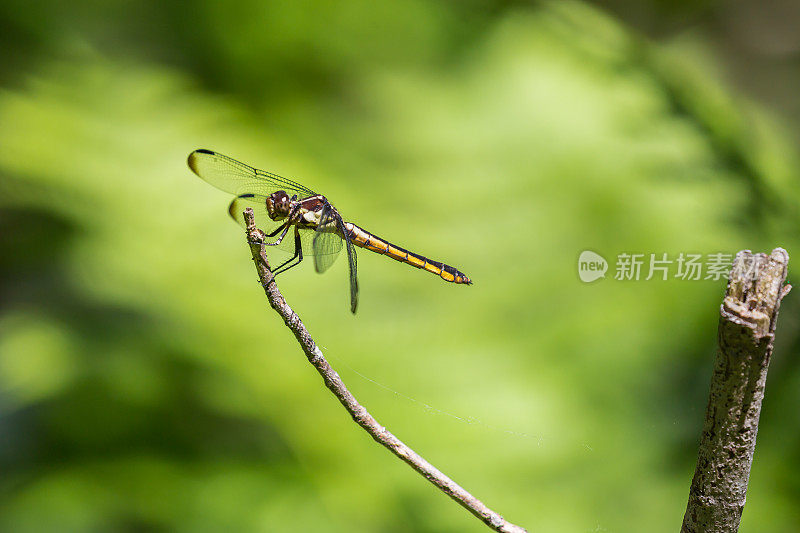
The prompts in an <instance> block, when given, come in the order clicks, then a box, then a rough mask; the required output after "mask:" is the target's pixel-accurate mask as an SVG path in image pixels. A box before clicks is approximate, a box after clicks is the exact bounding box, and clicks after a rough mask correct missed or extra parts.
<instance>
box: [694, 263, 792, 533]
mask: <svg viewBox="0 0 800 533" xmlns="http://www.w3.org/2000/svg"><path fill="white" fill-rule="evenodd" d="M788 263H789V254H787V253H786V250H784V249H783V248H776V249H774V250H773V251H772V254H771V255H769V256H767V255H766V254H753V253H751V252H750V250H743V251H741V252H739V253H738V254H737V255H736V259H735V261H734V263H733V268H732V269H731V275H730V278H729V280H728V290H727V293H726V295H725V300H724V301H723V303H722V306H721V308H720V319H719V332H718V343H719V347H718V350H717V358H716V362H715V365H714V375H713V376H712V378H711V392H710V393H709V398H708V407H707V409H706V419H705V423H704V425H703V435H702V439H701V442H700V452H699V454H698V458H697V468H696V470H695V473H694V478H693V479H692V486H691V489H690V490H689V503H688V505H687V507H686V514H685V515H684V517H683V527H682V528H681V532H682V533H700V532H704V533H712V532H713V533H735V532H736V531H738V530H739V522H740V520H741V517H742V510H743V509H744V503H745V497H746V496H747V482H748V479H749V477H750V466H751V465H752V463H753V453H754V452H755V447H756V434H757V433H758V419H759V416H760V415H761V403H762V401H763V400H764V388H765V385H766V381H767V370H768V368H769V360H770V356H771V355H772V345H773V341H774V340H775V324H776V320H777V318H778V308H779V307H780V303H781V299H783V297H784V296H786V294H787V293H788V292H789V289H791V285H784V283H785V281H786V270H787V265H788Z"/></svg>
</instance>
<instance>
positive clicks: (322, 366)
mask: <svg viewBox="0 0 800 533" xmlns="http://www.w3.org/2000/svg"><path fill="white" fill-rule="evenodd" d="M244 220H245V222H246V223H247V241H248V243H249V244H250V251H251V252H252V254H253V261H255V264H256V270H257V271H258V277H259V279H260V281H261V285H262V286H263V287H264V291H265V292H266V294H267V299H268V300H269V303H270V305H271V306H272V308H273V309H274V310H275V311H277V312H278V314H279V315H280V316H281V318H283V321H284V323H285V324H286V326H287V327H288V328H289V329H290V330H291V331H292V333H294V335H295V337H296V338H297V341H298V342H299V343H300V346H301V348H302V349H303V352H305V355H306V358H307V359H308V362H309V363H311V364H312V365H313V366H314V368H315V369H316V370H317V372H319V374H320V375H321V376H322V380H323V381H324V382H325V386H326V387H328V389H330V391H331V392H332V393H333V394H334V396H336V398H337V399H338V400H339V402H340V403H341V404H342V405H343V406H344V408H345V409H346V410H347V412H348V413H350V416H351V417H353V420H354V421H355V422H356V423H357V424H358V425H359V426H361V427H362V428H363V429H364V430H365V431H366V432H367V433H369V435H370V436H371V437H372V438H373V439H375V441H376V442H378V443H380V444H381V445H383V446H384V447H385V448H387V449H388V450H389V451H390V452H392V453H393V454H395V455H396V456H397V457H399V458H400V459H402V460H403V461H404V462H405V463H406V464H408V466H410V467H411V468H413V469H414V470H415V471H416V472H417V473H419V474H420V475H422V476H423V477H424V478H425V479H427V480H428V481H430V482H431V483H432V484H433V485H434V486H436V487H437V488H438V489H439V490H440V491H442V492H443V493H445V494H447V495H448V496H449V497H450V498H452V499H453V500H455V501H456V502H457V503H458V504H460V505H461V506H462V507H464V508H465V509H467V510H468V511H469V512H470V513H472V514H473V515H475V516H476V517H478V518H479V519H480V520H481V521H482V522H483V523H484V524H486V525H487V526H489V527H490V528H492V529H494V530H495V531H500V532H503V533H525V529H524V528H522V527H520V526H517V525H515V524H512V523H511V522H509V521H507V520H506V519H505V518H503V517H502V516H501V515H500V514H498V513H496V512H495V511H493V510H492V509H490V508H489V507H487V506H486V505H485V504H484V503H483V502H481V501H480V500H479V499H478V498H476V497H475V496H473V495H472V494H470V493H469V492H467V491H466V490H465V489H464V488H463V487H461V486H460V485H458V484H457V483H456V482H455V481H453V480H452V479H450V478H449V477H447V476H446V475H445V474H444V473H442V472H441V471H440V470H439V469H437V468H436V467H435V466H433V465H432V464H430V463H429V462H428V461H426V460H425V459H424V458H422V457H421V456H420V455H419V454H417V453H416V452H415V451H414V450H412V449H411V448H409V447H408V446H407V445H406V444H405V443H403V442H402V441H401V440H400V439H398V438H397V437H395V436H394V435H392V434H391V433H390V432H389V431H388V430H387V429H386V428H385V427H383V426H381V425H380V424H379V423H378V421H377V420H375V418H374V417H373V416H372V415H371V414H369V412H368V411H367V409H366V408H365V407H363V406H362V405H361V404H359V403H358V401H357V400H356V398H355V396H353V394H352V393H351V392H350V391H349V390H348V389H347V387H346V386H345V384H344V382H343V381H342V378H341V377H339V374H338V373H337V372H336V371H335V370H334V369H333V368H332V367H331V365H330V364H328V361H327V360H326V359H325V356H324V355H323V354H322V351H321V350H320V349H319V347H318V346H317V345H316V343H315V342H314V339H313V338H312V337H311V334H310V333H309V332H308V330H307V329H306V327H305V326H304V325H303V322H302V321H301V320H300V317H298V316H297V313H295V312H294V311H293V310H292V308H291V307H289V304H287V303H286V300H285V299H284V298H283V295H281V293H280V291H279V290H278V286H277V284H276V283H275V277H274V276H273V274H272V271H271V270H270V268H269V263H268V261H267V255H266V252H265V249H264V246H265V245H264V234H263V233H262V232H261V231H260V230H259V229H258V228H256V227H255V221H254V219H253V210H252V209H251V208H249V207H248V208H247V209H246V210H245V211H244Z"/></svg>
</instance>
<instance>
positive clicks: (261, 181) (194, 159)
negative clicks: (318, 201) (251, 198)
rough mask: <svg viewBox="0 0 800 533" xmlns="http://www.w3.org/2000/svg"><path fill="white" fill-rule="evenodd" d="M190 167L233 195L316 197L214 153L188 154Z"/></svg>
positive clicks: (290, 182) (290, 181)
mask: <svg viewBox="0 0 800 533" xmlns="http://www.w3.org/2000/svg"><path fill="white" fill-rule="evenodd" d="M188 163H189V168H190V169H192V172H194V173H195V174H197V175H198V176H200V177H201V178H202V179H204V180H205V181H207V182H208V183H210V184H211V185H213V186H214V187H216V188H217V189H220V190H223V191H225V192H228V193H231V194H236V195H239V194H243V193H252V194H256V195H258V194H261V195H264V196H269V195H270V194H272V193H274V192H275V191H286V192H287V193H289V195H290V196H291V195H292V194H297V196H298V197H299V198H301V199H302V198H307V197H309V196H314V194H316V193H315V192H314V191H312V190H311V189H309V188H307V187H304V186H303V185H301V184H299V183H297V182H296V181H292V180H290V179H288V178H284V177H281V176H278V175H277V174H273V173H271V172H266V171H264V170H258V169H257V168H253V167H251V166H249V165H245V164H244V163H241V162H239V161H237V160H235V159H233V158H231V157H228V156H226V155H222V154H219V153H217V152H212V151H211V150H205V149H200V150H195V151H194V152H192V153H191V154H189V160H188Z"/></svg>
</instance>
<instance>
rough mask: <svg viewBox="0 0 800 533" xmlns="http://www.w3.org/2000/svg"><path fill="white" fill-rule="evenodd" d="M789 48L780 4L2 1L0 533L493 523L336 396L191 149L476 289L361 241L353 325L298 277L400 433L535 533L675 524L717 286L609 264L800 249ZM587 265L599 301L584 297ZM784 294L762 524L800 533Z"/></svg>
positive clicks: (688, 468) (451, 527)
mask: <svg viewBox="0 0 800 533" xmlns="http://www.w3.org/2000/svg"><path fill="white" fill-rule="evenodd" d="M799 22H800V10H799V9H798V8H797V4H796V3H793V2H789V1H771V2H766V3H764V2H756V1H736V2H718V1H711V0H706V1H702V2H686V1H682V0H672V1H670V0H650V1H646V2H632V1H623V0H609V1H605V2H600V3H599V4H594V5H592V4H585V3H578V2H557V3H529V2H523V3H518V2H510V1H509V2H489V1H479V0H474V1H470V2H421V1H414V0H411V1H405V2H388V3H373V2H366V1H361V2H344V3H340V2H329V1H324V0H306V1H301V2H294V3H285V2H263V1H253V0H250V1H247V0H243V1H235V2H227V3H224V4H223V3H215V2H195V3H177V2H176V3H168V2H139V3H132V2H123V1H110V2H92V1H79V2H73V3H63V2H56V1H54V0H49V1H48V0H45V1H39V2H35V3H29V2H22V1H19V0H11V1H8V0H5V1H3V2H2V3H0V44H1V45H2V49H3V54H2V55H0V470H1V471H2V476H0V498H2V500H0V531H8V532H41V531H59V532H95V531H153V532H156V531H186V532H190V531H191V532H196V531H248V532H249V531H258V532H265V531H266V532H270V531H297V530H302V531H312V530H313V531H330V532H351V531H365V532H379V531H380V532H398V533H399V532H407V531H408V532H461V531H484V530H485V528H484V527H483V525H482V524H481V523H480V522H479V521H477V520H476V519H475V518H473V517H472V516H471V515H469V514H468V513H466V512H465V511H464V510H462V509H461V508H460V507H458V506H457V505H456V504H454V503H453V502H451V501H450V500H449V499H448V498H446V497H445V496H443V495H441V494H440V493H438V492H436V491H435V490H434V489H433V488H432V487H431V486H430V485H429V484H428V483H426V482H425V481H424V480H422V479H421V478H420V477H419V476H417V475H416V474H414V473H413V472H411V471H410V470H409V469H408V467H406V466H405V465H403V464H401V463H400V462H399V461H397V460H396V459H395V458H393V457H391V456H390V454H389V453H387V452H386V451H385V450H384V449H382V448H380V447H378V446H377V445H376V444H375V443H373V442H372V441H371V439H369V438H368V437H367V436H366V435H365V434H364V433H363V432H362V431H361V430H360V429H357V428H356V426H355V425H354V424H353V423H352V421H351V420H350V419H349V417H348V416H347V414H346V413H345V412H344V411H343V409H342V408H341V406H340V405H339V404H338V403H337V402H336V401H335V400H334V399H333V397H332V396H330V394H329V393H328V391H327V390H325V389H324V387H323V386H322V383H321V381H320V378H319V376H318V375H317V374H316V373H315V372H314V371H313V369H312V368H311V367H310V366H309V365H308V363H307V362H306V361H305V360H304V357H303V355H302V353H301V352H300V350H299V348H298V346H297V345H296V342H295V340H294V338H293V337H292V335H291V334H290V333H289V332H288V330H286V329H285V327H284V326H283V325H282V322H281V321H280V320H279V319H278V317H277V316H276V315H275V314H274V313H273V312H272V311H271V310H270V309H269V307H268V305H267V302H266V299H265V298H264V295H263V292H262V290H261V288H260V287H259V285H258V283H257V281H256V279H257V278H256V274H255V271H254V269H253V265H252V262H251V260H250V254H249V250H248V248H247V246H246V244H245V241H244V232H243V231H242V230H241V229H239V228H238V227H237V226H236V225H235V224H234V223H232V222H231V221H230V220H229V219H228V217H227V214H226V208H227V205H228V201H229V197H228V195H226V194H224V193H221V192H219V191H217V190H215V189H213V188H212V187H210V186H208V185H207V184H206V183H203V182H202V181H201V180H199V179H197V178H196V177H195V176H194V175H193V174H192V173H191V172H190V171H189V169H188V168H187V167H186V163H185V161H186V156H187V155H188V154H189V152H190V151H192V150H193V149H195V148H200V147H204V148H210V149H213V150H217V151H220V152H222V153H225V154H228V155H231V156H233V157H235V158H237V159H240V160H242V161H245V162H247V163H249V164H252V165H254V166H257V167H260V168H264V169H266V170H271V171H273V172H277V173H280V174H283V175H285V176H289V177H293V178H296V179H298V180H299V181H301V182H302V183H304V184H306V185H308V186H309V187H311V188H312V189H315V190H319V191H322V192H323V193H325V194H326V195H327V196H328V197H329V198H330V199H332V201H333V202H334V203H335V205H336V206H337V207H338V208H339V209H340V210H341V212H342V213H343V214H344V215H345V216H346V217H347V218H349V219H351V220H353V221H354V222H356V223H358V224H360V225H362V226H363V227H365V228H367V229H369V230H371V231H374V232H375V233H376V234H378V235H381V236H383V237H386V238H388V239H389V240H391V241H393V242H396V243H397V244H399V245H401V246H404V247H407V248H409V249H411V250H414V251H417V252H419V253H423V254H426V255H429V256H431V257H432V258H434V259H438V260H442V261H445V262H447V263H450V264H453V265H454V266H456V267H458V268H459V269H461V270H462V271H464V272H465V273H467V274H468V275H469V276H470V277H471V278H472V279H473V280H474V282H475V285H474V286H472V287H461V286H453V285H451V284H446V283H443V282H442V281H441V280H437V279H436V278H434V277H433V276H431V275H429V274H424V273H421V272H416V271H414V270H413V269H411V268H409V267H406V266H404V265H401V264H399V263H396V262H394V261H390V260H388V259H386V258H381V257H380V256H378V255H376V254H370V253H367V252H363V251H362V252H361V253H360V255H359V266H360V281H361V305H360V309H359V313H358V314H357V315H356V316H355V317H353V316H352V315H351V314H350V313H349V310H348V296H347V282H346V268H345V262H344V261H342V260H341V259H340V260H339V261H338V262H337V264H335V265H334V267H333V268H332V269H331V271H330V272H328V273H326V274H325V275H324V276H318V275H317V274H315V273H314V271H313V265H312V264H311V263H309V262H305V263H304V264H303V265H302V266H300V267H298V268H296V269H294V270H292V271H290V272H289V273H287V274H286V275H284V276H282V277H281V278H280V279H279V281H280V287H281V289H282V291H283V293H284V295H285V296H286V297H287V299H288V300H289V302H290V304H291V305H292V306H293V307H294V309H295V310H296V311H297V312H298V313H299V314H300V316H301V317H302V318H303V320H304V322H305V324H306V325H307V326H308V327H309V329H310V330H311V332H312V334H313V335H314V337H315V339H316V340H317V342H318V343H319V344H320V345H321V347H322V348H323V350H324V351H325V354H326V355H327V356H328V357H329V358H330V360H331V362H332V364H333V365H334V366H335V367H336V368H337V369H338V370H339V371H340V373H341V374H342V376H343V378H344V379H345V381H346V382H347V383H348V384H349V386H350V387H351V389H352V391H353V392H354V393H355V394H356V396H357V397H358V398H359V399H360V400H361V401H362V402H363V403H364V404H365V405H366V406H367V407H368V408H369V409H370V411H371V412H372V413H373V414H374V415H376V417H377V418H378V420H379V421H380V422H381V423H383V424H385V425H386V426H387V427H389V428H390V429H391V430H392V431H393V432H394V433H395V434H396V435H398V436H399V437H400V438H401V439H403V440H404V441H406V442H407V443H408V444H410V445H411V446H412V447H414V448H415V449H416V450H417V451H419V452H420V453H421V454H422V455H424V456H425V457H426V458H427V459H429V460H430V461H432V462H433V463H434V464H436V465H437V466H438V467H440V468H441V469H442V470H443V471H445V472H446V473H448V474H449V475H450V476H451V477H453V478H454V479H455V480H456V481H457V482H459V483H461V484H462V485H464V486H465V487H466V488H468V489H469V490H471V491H473V493H474V494H475V495H476V496H477V497H478V498H481V499H482V500H483V501H484V502H486V503H487V504H488V505H489V506H491V507H493V508H494V509H495V510H497V511H498V512H500V513H502V514H503V515H505V516H506V517H507V518H508V519H509V520H511V521H513V522H515V523H518V524H521V525H524V526H526V527H528V528H529V529H530V530H531V531H559V532H560V531H564V532H642V531H647V532H657V531H665V532H666V531H677V530H678V528H679V527H680V523H681V520H682V517H683V512H684V509H685V505H686V499H687V494H688V489H689V483H690V480H691V476H692V473H693V470H694V462H695V457H696V451H697V444H698V440H699V435H700V427H701V424H702V416H703V412H704V409H705V403H706V394H707V390H708V382H709V378H710V374H711V368H712V361H713V351H714V346H715V334H716V323H717V316H718V306H719V303H720V301H721V298H722V294H723V292H724V288H725V281H724V280H718V281H712V280H709V281H682V280H679V279H670V280H669V281H661V280H660V279H653V280H650V281H644V280H641V281H628V282H623V281H617V280H615V279H613V274H614V266H613V262H614V260H615V257H616V256H617V254H619V253H622V252H640V253H646V254H650V253H656V254H661V253H668V254H670V256H671V257H674V256H676V255H677V254H679V253H681V252H684V253H689V252H693V253H702V254H708V253H715V252H727V253H733V252H735V251H737V250H739V249H742V248H749V249H753V250H758V251H768V250H770V249H772V248H773V247H775V246H783V247H785V248H786V249H787V250H788V251H789V253H790V255H792V254H794V251H795V250H797V249H798V244H800V243H798V233H797V228H798V222H799V221H800V219H799V218H798V211H797V202H798V197H800V192H799V191H798V187H797V183H798V178H800V176H798V168H799V167H798V158H797V152H796V150H795V149H796V144H797V139H798V137H799V136H798V132H800V100H798V98H797V94H798V87H800V37H798V34H797V32H796V28H797V26H798V23H799ZM587 249H588V250H593V251H595V252H598V253H600V254H602V255H604V256H605V257H606V258H607V259H608V260H609V261H610V262H611V263H612V265H611V267H610V270H609V273H608V274H607V277H606V279H604V280H600V281H597V282H595V283H592V284H584V283H582V282H581V281H579V279H578V276H577V258H578V255H579V254H580V253H581V251H583V250H587ZM795 260H797V259H795ZM791 269H792V263H790V272H791ZM673 272H674V270H673ZM791 277H792V276H791V274H790V281H791ZM796 301H797V297H796V295H794V294H792V295H790V296H789V297H788V298H787V299H786V301H785V302H784V305H783V309H782V313H781V317H780V321H779V324H778V342H777V347H776V351H775V356H774V358H773V361H772V368H771V372H770V378H769V382H768V387H767V396H766V401H765V405H764V410H763V413H762V423H761V430H760V433H759V441H758V448H757V452H756V458H755V463H754V466H753V472H752V478H751V483H750V490H749V493H748V502H747V507H746V508H745V513H744V518H743V523H742V528H741V531H743V532H751V533H752V532H776V531H778V532H780V531H787V532H788V531H797V530H798V529H800V505H799V503H800V481H799V480H800V476H798V473H800V409H798V405H800V366H799V365H798V357H797V356H798V352H799V351H800V338H799V337H798V327H800V320H798V318H797V311H798V304H796V303H795V302H796Z"/></svg>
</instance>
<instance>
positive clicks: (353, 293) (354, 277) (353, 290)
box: [336, 216, 358, 314]
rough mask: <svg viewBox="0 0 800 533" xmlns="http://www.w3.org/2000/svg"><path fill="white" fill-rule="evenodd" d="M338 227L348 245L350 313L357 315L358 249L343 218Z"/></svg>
mask: <svg viewBox="0 0 800 533" xmlns="http://www.w3.org/2000/svg"><path fill="white" fill-rule="evenodd" d="M336 222H337V225H338V226H339V231H341V233H342V235H344V240H345V242H346V243H347V261H348V266H349V267H350V311H351V312H352V313H353V314H355V313H356V309H357V308H358V271H357V265H356V248H355V246H353V243H352V242H351V241H350V234H349V233H347V231H346V230H345V228H344V221H343V220H342V217H341V216H339V217H337V221H336Z"/></svg>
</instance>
